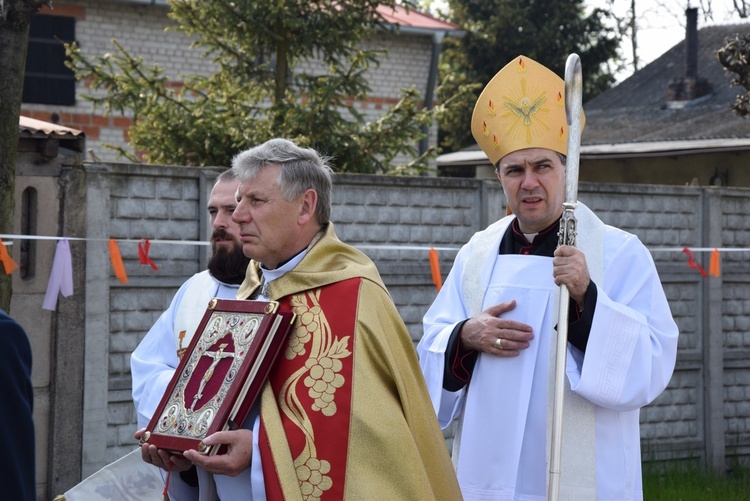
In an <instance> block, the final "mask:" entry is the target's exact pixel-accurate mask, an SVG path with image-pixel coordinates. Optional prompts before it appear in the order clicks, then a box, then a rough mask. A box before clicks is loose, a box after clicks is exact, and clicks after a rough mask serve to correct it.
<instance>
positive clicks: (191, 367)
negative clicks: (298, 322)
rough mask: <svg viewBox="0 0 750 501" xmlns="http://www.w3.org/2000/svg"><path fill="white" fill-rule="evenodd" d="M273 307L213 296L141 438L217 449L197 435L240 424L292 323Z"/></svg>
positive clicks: (174, 447)
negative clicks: (209, 445) (207, 445)
mask: <svg viewBox="0 0 750 501" xmlns="http://www.w3.org/2000/svg"><path fill="white" fill-rule="evenodd" d="M277 308H278V303H276V302H272V301H271V302H269V301H247V300H233V299H212V300H211V302H210V303H209V306H208V309H207V310H206V313H205V314H204V316H203V319H202V320H201V323H200V324H199V326H198V329H197V330H196V332H195V335H194V336H193V338H192V340H191V342H190V345H189V347H188V348H187V350H186V352H185V354H184V355H183V357H182V359H181V361H180V364H179V366H178V367H177V369H176V370H175V373H174V376H173V377H172V380H171V381H170V383H169V385H168V386H167V390H166V392H165V394H164V397H163V398H162V400H161V402H160V404H159V407H158V408H157V410H156V412H155V413H154V416H153V417H152V418H151V422H150V423H149V425H148V427H147V432H146V434H145V435H144V437H143V439H141V443H149V444H154V445H156V446H157V447H159V448H161V449H168V450H171V451H173V452H177V453H181V452H184V451H185V450H187V449H196V450H198V451H200V452H203V453H205V454H215V453H216V452H217V450H218V448H216V447H206V446H205V445H204V444H203V443H202V442H201V440H202V439H203V438H205V437H206V436H208V435H210V434H211V433H214V432H216V431H221V430H227V429H232V428H235V427H239V426H241V425H242V422H243V421H244V420H245V418H246V416H247V414H248V412H249V411H250V408H251V407H252V404H253V403H254V402H255V400H256V399H257V397H258V395H259V394H260V390H261V388H262V387H263V384H264V383H265V381H266V378H267V377H268V372H269V371H270V369H271V367H272V365H273V362H274V361H275V359H276V357H277V356H278V354H279V353H280V351H281V349H282V346H283V345H284V344H285V341H286V339H287V335H288V332H289V329H290V328H291V325H292V324H293V323H294V314H293V313H291V312H279V311H277Z"/></svg>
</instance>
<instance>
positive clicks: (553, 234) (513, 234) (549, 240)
mask: <svg viewBox="0 0 750 501" xmlns="http://www.w3.org/2000/svg"><path fill="white" fill-rule="evenodd" d="M559 227H560V219H558V220H557V221H555V222H554V223H552V224H551V225H549V226H548V227H546V228H545V229H543V230H541V231H540V232H538V233H537V234H536V235H535V236H534V238H533V240H532V241H531V243H529V241H528V240H527V239H526V237H525V236H524V233H523V232H522V231H521V228H520V226H519V225H518V219H514V220H513V222H512V223H511V225H510V231H507V232H506V233H505V236H504V237H503V240H502V241H501V243H500V249H499V252H500V254H526V255H537V256H552V254H553V253H554V252H555V249H556V248H557V231H558V228H559Z"/></svg>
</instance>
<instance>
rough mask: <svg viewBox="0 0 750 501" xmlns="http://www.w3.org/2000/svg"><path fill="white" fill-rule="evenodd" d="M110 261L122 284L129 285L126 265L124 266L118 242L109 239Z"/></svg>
mask: <svg viewBox="0 0 750 501" xmlns="http://www.w3.org/2000/svg"><path fill="white" fill-rule="evenodd" d="M109 260H110V261H112V268H113V269H114V270H115V276H116V277H117V278H118V279H119V280H120V282H121V283H123V284H126V283H128V274H127V273H125V265H124V264H122V256H120V248H119V247H118V246H117V242H116V241H115V240H113V239H111V238H110V239H109Z"/></svg>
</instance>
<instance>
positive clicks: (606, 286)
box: [417, 205, 678, 501]
mask: <svg viewBox="0 0 750 501" xmlns="http://www.w3.org/2000/svg"><path fill="white" fill-rule="evenodd" d="M579 212H580V213H581V214H582V215H584V213H585V215H584V219H586V217H585V216H587V215H589V214H590V215H592V216H593V214H592V213H591V212H590V211H589V210H588V209H587V208H586V207H585V206H582V205H579V208H578V209H577V210H576V215H577V216H578V215H579ZM512 217H513V216H510V218H506V219H505V220H504V221H502V224H500V223H495V225H493V226H491V227H490V228H488V230H485V232H489V234H490V235H491V238H490V240H491V241H492V242H493V244H492V246H490V248H491V249H492V252H490V253H482V252H481V251H480V250H479V249H478V247H481V245H482V244H481V242H483V241H486V240H487V236H488V233H485V232H480V233H478V234H477V235H475V236H474V237H473V238H472V240H470V241H469V243H468V244H466V245H465V246H464V247H463V248H462V249H461V251H460V252H459V253H458V255H457V256H456V260H455V263H454V265H453V269H452V270H451V272H450V274H449V275H448V278H447V279H446V282H445V284H444V286H443V288H442V289H441V291H440V293H439V294H438V297H437V298H436V300H435V302H434V303H433V304H432V306H431V307H430V309H429V311H428V312H427V314H426V315H425V318H424V336H423V338H422V340H421V341H420V343H419V345H418V348H417V349H418V352H419V356H420V364H421V366H422V370H423V372H424V374H425V379H426V381H427V387H428V390H429V392H430V396H431V398H432V400H433V404H434V406H435V410H436V412H437V413H438V420H439V421H440V424H441V426H442V427H446V426H448V425H449V424H450V423H451V422H452V420H453V419H454V418H456V417H459V418H460V419H459V430H458V431H457V437H458V439H459V440H460V451H459V453H458V456H459V457H455V458H454V462H456V463H457V465H458V469H457V475H458V480H459V484H460V485H461V489H462V493H463V495H464V499H466V500H483V501H484V500H523V501H527V500H529V501H530V500H535V501H536V500H539V501H541V500H543V499H545V497H546V492H545V491H544V489H545V485H546V477H547V475H548V468H547V466H546V464H545V455H544V454H543V452H541V451H542V448H544V447H546V444H547V438H546V437H547V424H548V423H547V422H546V421H547V420H546V419H545V418H544V417H545V416H547V415H548V413H547V409H546V408H547V394H548V393H547V392H548V389H549V391H552V388H548V381H547V377H548V358H547V357H546V356H543V352H544V351H545V350H547V347H548V343H545V342H544V340H545V339H549V336H551V335H552V327H553V326H554V324H555V323H556V321H555V320H554V319H552V321H548V322H545V320H544V318H543V317H544V312H545V310H546V309H547V308H549V304H550V302H549V294H551V293H550V291H551V290H554V289H556V286H554V284H553V281H552V274H551V264H550V263H547V264H542V263H543V262H544V261H547V262H548V261H549V258H540V257H533V256H503V259H501V256H498V249H499V244H500V240H501V239H502V235H503V233H504V229H503V230H499V229H498V228H507V227H508V226H509V222H510V220H511V219H512ZM584 232H585V228H583V227H580V226H579V235H584V234H585V233H584ZM603 232H604V238H603V241H604V244H603V254H601V255H600V256H592V261H596V260H598V259H601V263H602V269H603V279H601V280H600V281H599V282H597V281H595V282H594V283H595V284H596V286H597V293H598V296H597V303H596V310H595V314H594V318H593V322H592V326H591V333H590V337H589V340H588V344H587V347H586V353H585V356H584V354H583V353H581V352H580V351H578V350H577V349H576V348H574V347H571V346H570V345H569V347H568V365H567V376H568V381H569V383H570V387H571V389H572V391H573V392H575V393H576V394H577V395H579V396H580V397H583V398H584V399H586V400H588V401H589V402H591V403H592V404H593V405H594V414H595V433H594V435H595V448H596V496H597V499H600V500H633V499H635V500H640V499H642V487H641V465H640V462H641V457H640V432H639V422H638V419H639V410H640V408H641V407H642V406H644V405H646V404H648V403H650V402H651V401H653V400H654V399H655V398H656V397H657V396H658V395H659V394H660V393H661V392H662V391H663V390H664V388H666V386H667V384H668V383H669V379H670V378H671V375H672V371H673V370H674V364H675V359H676V353H677V336H678V331H677V326H676V324H675V323H674V320H673V319H672V315H671V313H670V310H669V305H668V303H667V300H666V297H665V296H664V292H663V289H662V286H661V283H660V281H659V277H658V275H657V273H656V268H655V266H654V264H653V260H652V259H651V256H650V254H649V252H648V250H647V249H646V248H645V247H644V246H643V245H642V244H641V243H640V241H639V240H638V238H637V237H635V236H634V235H631V234H629V233H626V232H624V231H621V230H618V229H616V228H613V227H610V226H605V227H604V228H603ZM480 255H481V256H483V257H482V258H481V259H482V262H481V263H480V266H478V268H479V269H481V270H482V272H481V273H479V274H478V275H479V276H477V279H476V280H467V277H466V274H467V273H468V274H469V275H472V273H473V272H472V271H471V270H472V269H476V267H475V266H473V265H474V264H476V263H474V261H475V260H476V259H478V257H477V256H480ZM513 257H514V258H515V259H519V260H521V259H527V260H531V261H538V263H534V265H538V266H543V267H546V270H548V271H549V274H548V278H547V281H548V285H546V286H545V285H543V284H538V283H537V284H529V283H528V282H527V284H526V286H525V287H524V286H523V285H521V286H518V285H517V284H511V283H510V280H508V278H509V277H506V276H505V275H504V273H503V271H504V269H503V268H500V266H497V265H498V264H500V265H502V264H503V263H506V264H507V263H510V262H511V261H510V260H506V258H513ZM587 260H588V254H587ZM589 266H590V267H591V262H589ZM509 270H510V268H509ZM634 270H637V271H638V272H637V273H634ZM592 276H594V273H593V272H592ZM490 277H491V278H492V280H490ZM501 278H505V279H506V280H505V281H504V285H502V282H501ZM489 282H491V284H490V283H489ZM467 283H468V284H474V285H467ZM471 288H476V289H480V290H464V289H471ZM491 289H492V290H491ZM521 289H523V290H521ZM475 296H477V297H475ZM514 296H515V297H514ZM511 297H513V298H515V299H516V301H517V304H518V305H517V306H516V310H518V311H516V310H513V311H512V312H509V313H508V314H507V316H508V317H509V318H517V317H516V316H514V315H519V314H523V311H524V310H526V311H527V312H528V313H527V314H526V315H525V317H524V318H526V319H527V320H524V321H525V322H526V323H529V324H531V325H532V327H533V328H534V332H535V338H534V340H533V341H532V343H531V347H530V348H529V349H527V350H524V351H522V352H521V355H519V357H516V358H510V359H506V358H502V359H500V358H496V357H491V356H489V355H482V356H480V357H479V359H478V361H477V364H476V366H475V368H474V374H473V378H472V380H471V382H470V384H469V385H468V386H467V387H465V388H464V389H462V390H460V391H457V392H448V391H445V390H443V388H442V382H443V369H444V360H445V350H446V347H447V343H448V339H449V337H450V334H451V332H452V331H453V329H454V327H455V326H456V324H457V323H458V322H460V321H462V320H465V319H466V318H469V317H471V316H472V313H471V310H470V309H469V308H468V306H467V303H471V302H477V300H478V304H480V305H481V308H482V309H485V308H486V307H488V306H491V305H492V304H497V302H499V301H500V300H507V299H509V298H511ZM545 305H546V306H545ZM535 314H536V315H538V317H542V318H537V319H536V320H534V317H535ZM488 367H492V368H493V369H494V370H496V371H499V372H497V373H493V374H492V375H490V376H485V372H486V370H487V368H488ZM513 368H515V369H516V372H514V371H513V370H512V369H513ZM501 373H502V377H500V374H501ZM494 378H498V379H494ZM522 391H526V392H528V398H526V397H522V396H521V395H520V393H521V392H522ZM542 407H543V408H542ZM469 427H472V429H471V430H470V429H469ZM473 428H479V429H473ZM516 463H517V464H518V467H517V468H516V467H515V466H514V465H515V464H516ZM506 467H507V468H509V469H510V470H511V471H506V470H505V469H504V468H506ZM513 469H515V470H517V473H516V472H514V471H512V470H513Z"/></svg>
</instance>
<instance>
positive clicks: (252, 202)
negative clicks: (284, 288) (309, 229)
mask: <svg viewBox="0 0 750 501" xmlns="http://www.w3.org/2000/svg"><path fill="white" fill-rule="evenodd" d="M280 172H281V166H279V165H271V166H265V167H263V168H262V169H261V170H260V171H259V172H258V174H257V176H255V178H254V179H253V180H251V181H247V182H244V183H241V184H240V186H239V188H238V190H237V197H236V200H237V208H236V209H235V210H234V214H233V216H232V220H233V221H235V222H236V223H238V224H239V228H240V232H239V236H240V241H241V242H242V249H243V251H244V252H245V255H246V256H247V257H249V258H251V259H254V260H255V261H257V262H259V263H263V265H264V266H265V267H267V268H269V269H274V268H276V267H277V266H278V265H279V264H280V263H283V262H284V261H287V260H288V259H291V258H292V257H294V255H295V254H296V253H297V252H299V250H301V249H303V248H304V247H305V245H306V244H307V243H308V242H303V241H302V240H303V238H304V237H303V235H302V230H303V228H302V224H301V221H300V215H301V211H302V204H303V202H302V198H303V195H301V196H300V197H298V198H297V199H295V200H289V201H287V200H284V198H283V197H282V196H281V189H280V188H279V186H278V185H277V184H276V180H277V179H278V177H279V173H280Z"/></svg>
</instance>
